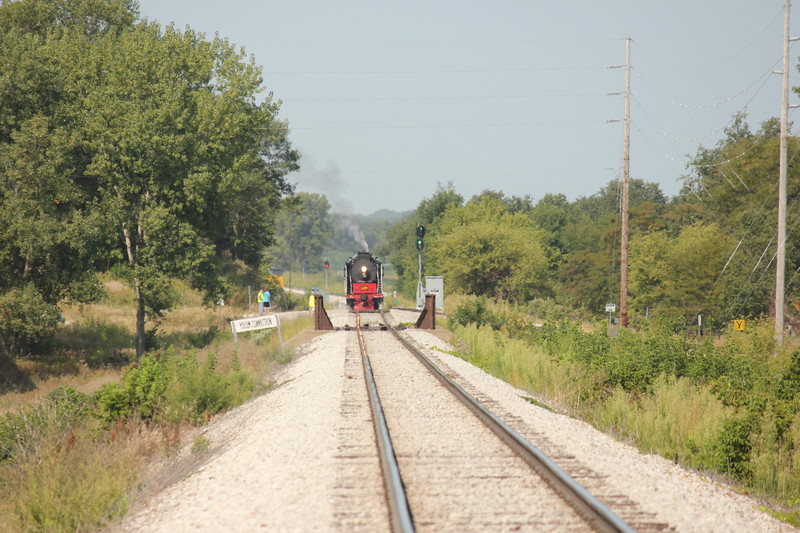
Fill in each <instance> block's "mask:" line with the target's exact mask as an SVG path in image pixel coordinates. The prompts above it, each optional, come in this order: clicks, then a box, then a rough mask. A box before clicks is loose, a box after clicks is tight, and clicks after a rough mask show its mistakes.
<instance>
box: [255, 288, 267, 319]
mask: <svg viewBox="0 0 800 533" xmlns="http://www.w3.org/2000/svg"><path fill="white" fill-rule="evenodd" d="M264 292H265V291H264V289H263V288H262V289H261V290H259V291H258V297H257V298H256V301H257V302H258V314H259V315H263V314H264Z"/></svg>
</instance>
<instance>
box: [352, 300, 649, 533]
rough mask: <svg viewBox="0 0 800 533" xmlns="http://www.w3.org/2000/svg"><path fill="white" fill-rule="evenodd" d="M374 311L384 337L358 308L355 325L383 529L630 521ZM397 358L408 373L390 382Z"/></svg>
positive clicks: (595, 526)
mask: <svg viewBox="0 0 800 533" xmlns="http://www.w3.org/2000/svg"><path fill="white" fill-rule="evenodd" d="M370 316H372V317H374V316H375V315H374V314H371V315H370ZM380 316H381V319H382V321H383V324H384V325H385V326H383V325H382V326H381V327H382V328H383V329H389V330H390V331H391V334H392V335H393V340H392V337H390V336H389V333H386V332H374V331H370V330H369V328H365V327H362V324H361V318H362V317H361V314H360V313H357V314H356V332H357V335H358V342H359V347H360V350H361V360H362V367H363V369H364V375H365V379H366V383H367V390H368V393H369V394H368V395H369V400H370V404H371V407H370V409H371V411H372V414H373V424H374V426H375V434H376V440H377V442H378V448H379V453H380V456H381V457H380V460H381V469H382V472H383V475H384V486H385V491H386V499H387V501H388V506H389V516H390V520H391V523H392V529H393V531H396V532H400V531H402V532H411V531H416V530H418V529H419V530H431V531H444V530H448V529H449V530H453V531H459V530H463V529H464V528H465V527H466V528H467V529H472V530H484V529H491V528H493V527H494V528H496V529H503V530H516V529H519V530H570V531H614V532H630V531H634V529H633V528H632V527H630V526H629V525H628V524H626V523H625V522H624V521H622V520H621V519H620V518H619V517H618V516H617V515H616V514H614V513H613V512H612V511H610V510H609V509H608V508H607V507H606V506H605V505H603V504H602V503H601V502H600V501H598V500H597V499H596V498H595V497H594V496H592V495H591V494H590V493H589V492H588V491H586V489H584V488H583V487H582V486H581V485H580V484H578V483H577V482H575V481H574V480H573V479H572V478H571V477H570V476H569V475H568V474H567V473H566V472H564V471H563V470H562V469H561V468H559V467H558V466H557V465H556V464H555V463H554V462H553V461H552V460H551V459H550V458H549V457H547V456H546V455H545V454H544V453H542V452H541V451H540V450H538V449H537V448H536V447H534V446H533V445H532V444H531V443H529V442H528V441H527V440H525V439H524V438H523V437H521V436H520V435H519V434H518V433H517V432H515V431H514V430H513V429H512V428H510V427H509V426H508V425H507V424H505V423H504V422H503V421H502V420H500V418H498V417H497V416H495V415H494V414H493V413H491V412H490V411H489V410H488V409H486V407H484V406H483V405H482V404H481V403H480V402H479V401H477V400H476V399H475V398H474V397H472V396H471V395H470V394H468V393H467V392H466V391H465V390H464V389H463V388H462V387H460V386H459V385H458V384H457V383H455V382H454V381H453V380H452V379H450V378H449V377H448V376H447V375H446V374H445V373H444V372H442V371H441V370H440V369H439V368H438V367H437V366H436V365H435V364H434V363H433V362H432V361H431V360H430V359H429V358H428V357H426V356H425V355H424V354H423V353H422V352H420V351H419V350H418V349H416V348H415V347H414V346H413V345H411V344H410V343H409V342H408V341H406V340H405V339H404V338H403V337H402V335H400V333H399V332H397V331H396V330H395V329H394V328H391V327H389V325H388V320H387V319H386V317H385V316H384V315H383V313H381V315H380ZM365 330H366V331H365ZM376 343H380V349H379V350H373V353H372V354H370V353H369V352H370V346H374V345H375V344H376ZM390 345H391V346H390ZM402 351H407V352H410V353H411V354H413V356H414V358H410V357H401V356H400V352H402ZM371 356H372V357H371ZM373 360H374V361H373ZM419 363H422V368H421V367H420V365H419ZM398 367H403V369H402V370H401V372H408V374H402V375H403V378H401V380H400V381H399V382H398V380H397V379H394V380H393V382H392V380H389V379H388V378H387V377H386V376H387V375H388V374H389V373H390V372H389V371H390V370H391V373H394V372H396V371H397V370H398ZM423 368H424V370H423ZM376 376H377V379H376ZM436 382H438V383H439V384H440V385H441V386H443V387H444V389H446V390H447V391H448V392H444V391H441V392H440V393H438V394H439V395H438V396H435V395H434V394H433V393H431V392H430V390H432V389H435V388H436V387H437V385H436ZM419 391H424V393H423V394H424V395H423V397H420V393H419ZM379 392H380V393H379ZM467 413H472V415H474V417H470V416H469V415H468V414H467ZM420 419H427V420H425V421H424V422H423V423H424V424H425V423H427V426H419V425H416V424H417V423H418V422H420ZM478 421H479V422H478ZM390 428H393V431H392V432H390ZM487 429H488V431H487ZM392 433H394V434H396V436H397V438H396V439H395V441H396V442H393V440H392ZM448 439H449V440H448ZM415 441H416V442H415ZM493 498H497V499H496V500H493Z"/></svg>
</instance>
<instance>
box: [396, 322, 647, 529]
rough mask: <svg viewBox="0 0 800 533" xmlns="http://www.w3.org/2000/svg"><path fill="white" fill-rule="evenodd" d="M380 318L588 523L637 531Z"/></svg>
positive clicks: (602, 527) (597, 526)
mask: <svg viewBox="0 0 800 533" xmlns="http://www.w3.org/2000/svg"><path fill="white" fill-rule="evenodd" d="M381 317H382V318H383V320H384V323H385V324H386V325H387V326H388V327H389V329H390V330H391V332H392V333H393V334H394V336H395V337H397V339H398V340H400V342H402V343H403V345H404V346H405V347H406V348H407V349H408V350H409V351H411V352H412V353H413V354H414V355H415V356H416V357H417V359H419V360H420V361H421V362H422V364H423V365H424V366H425V367H426V368H428V369H429V370H430V371H431V372H432V373H433V375H434V376H435V377H436V378H437V379H438V380H439V381H440V382H441V383H442V385H444V386H445V388H447V389H448V390H449V391H450V392H451V393H452V394H453V395H454V396H455V397H456V398H458V400H459V401H461V403H463V404H464V405H465V406H466V407H467V408H468V409H469V410H470V411H472V412H473V413H474V414H475V415H476V416H477V417H478V418H479V419H480V420H481V422H483V423H484V424H485V425H486V427H488V428H489V429H490V430H492V431H493V432H494V433H495V435H497V436H498V437H499V438H500V439H501V440H502V441H503V442H505V443H506V444H507V445H508V446H509V447H510V448H511V449H513V450H514V451H515V452H516V453H517V455H519V457H521V458H522V459H523V460H524V461H525V462H526V463H528V464H529V465H530V466H531V467H532V468H533V469H534V470H535V471H536V472H537V473H538V474H539V475H540V476H542V478H544V479H545V480H546V481H547V482H548V483H549V484H550V486H551V487H552V488H553V489H554V490H555V491H556V492H558V494H559V495H560V496H561V497H562V498H563V499H564V500H565V501H566V502H567V503H568V504H569V505H570V506H571V507H572V508H573V509H575V511H576V512H578V514H580V515H581V516H582V517H583V519H584V520H586V522H587V523H589V525H590V526H592V527H593V528H595V529H596V530H598V531H603V532H620V533H635V532H636V530H635V529H634V528H633V527H631V526H630V525H628V524H627V523H626V522H625V521H623V520H622V519H621V518H620V517H619V516H617V514H616V513H614V512H613V511H612V510H611V509H609V508H608V507H606V506H605V505H604V504H603V503H602V502H600V501H599V500H598V499H597V498H595V497H594V496H593V495H592V494H591V493H590V492H589V491H587V490H586V489H585V488H584V487H583V486H582V485H581V484H580V483H578V482H577V481H575V479H573V478H572V476H570V475H569V474H568V473H566V472H565V471H564V470H562V469H561V467H559V466H558V465H557V464H556V463H555V462H554V461H553V460H552V459H550V458H549V457H548V456H547V455H545V454H544V452H542V451H541V450H539V449H538V448H536V447H535V446H534V445H533V444H531V443H530V442H529V441H528V440H527V439H525V438H524V437H523V436H521V435H520V434H519V433H517V432H516V431H514V430H513V429H512V428H511V427H509V426H508V424H506V423H505V422H503V421H502V420H501V419H500V418H498V417H497V416H496V415H495V414H494V413H492V412H491V411H489V410H488V409H487V408H486V407H485V406H484V405H483V404H482V403H481V402H479V401H478V400H477V399H475V397H473V396H472V395H471V394H469V393H468V392H467V391H465V390H464V389H463V388H462V387H461V386H460V385H459V384H458V383H456V382H454V381H453V380H452V379H450V378H449V377H447V375H446V374H445V373H444V372H442V371H441V370H440V369H439V367H437V366H436V365H435V364H434V363H433V361H431V360H430V359H429V358H428V357H427V356H426V355H425V354H423V353H422V352H421V351H420V350H418V349H417V348H416V347H415V346H414V345H412V344H411V343H410V342H409V341H408V340H406V339H405V338H403V336H402V335H400V333H399V332H398V331H397V330H396V329H395V328H394V327H392V326H391V325H390V324H389V321H388V320H387V319H386V315H385V314H384V312H383V310H381Z"/></svg>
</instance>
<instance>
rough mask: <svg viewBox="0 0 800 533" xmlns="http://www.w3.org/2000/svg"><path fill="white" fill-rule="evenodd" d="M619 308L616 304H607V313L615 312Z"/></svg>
mask: <svg viewBox="0 0 800 533" xmlns="http://www.w3.org/2000/svg"><path fill="white" fill-rule="evenodd" d="M616 310H617V306H616V305H615V304H606V313H613V312H614V311H616Z"/></svg>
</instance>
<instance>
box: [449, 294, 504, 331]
mask: <svg viewBox="0 0 800 533" xmlns="http://www.w3.org/2000/svg"><path fill="white" fill-rule="evenodd" d="M449 320H450V322H451V323H452V324H454V325H457V326H467V325H469V324H475V325H476V326H478V327H480V326H491V327H492V329H495V330H499V329H500V328H501V327H502V326H503V324H504V323H505V319H504V316H503V315H501V314H495V313H494V312H492V310H491V309H490V307H489V299H488V298H486V297H485V296H466V297H465V298H464V299H463V300H462V301H461V302H460V303H459V304H458V306H457V307H456V309H455V311H453V313H452V314H451V315H450V317H449Z"/></svg>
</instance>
